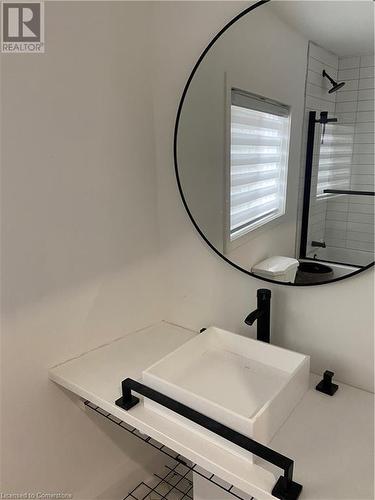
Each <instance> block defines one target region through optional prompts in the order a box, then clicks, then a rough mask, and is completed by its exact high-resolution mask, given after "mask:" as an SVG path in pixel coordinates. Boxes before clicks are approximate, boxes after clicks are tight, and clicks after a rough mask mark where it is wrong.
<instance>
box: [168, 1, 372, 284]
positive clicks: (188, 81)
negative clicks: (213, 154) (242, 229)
mask: <svg viewBox="0 0 375 500" xmlns="http://www.w3.org/2000/svg"><path fill="white" fill-rule="evenodd" d="M270 1H271V0H260V1H259V2H257V3H255V4H254V5H251V6H250V7H248V8H246V9H245V10H243V11H242V12H241V13H240V14H238V15H237V16H235V17H234V18H233V19H232V20H231V21H229V22H228V23H227V24H226V25H225V26H224V28H222V29H221V30H220V31H219V32H218V33H217V35H215V36H214V38H213V39H212V40H211V41H210V43H209V44H208V45H207V47H206V48H205V49H204V51H203V52H202V54H201V55H200V57H199V59H198V61H197V62H196V63H195V66H194V68H193V70H192V72H191V73H190V76H189V78H188V80H187V82H186V84H185V87H184V90H183V92H182V96H181V99H180V102H179V105H178V110H177V116H176V122H175V127H174V137H173V158H174V169H175V174H176V181H177V187H178V190H179V192H180V195H181V199H182V203H183V205H184V207H185V210H186V212H187V214H188V216H189V218H190V220H191V222H192V224H193V226H194V227H195V229H196V230H197V231H198V233H199V234H200V236H201V237H202V238H203V240H204V241H205V242H206V243H207V245H208V246H209V247H210V248H211V249H212V250H213V251H214V252H215V253H216V254H217V255H219V257H221V258H222V259H223V260H225V262H227V263H228V264H230V265H231V266H232V267H234V268H235V269H238V270H239V271H241V272H243V273H245V274H247V275H249V276H252V277H253V278H257V279H259V280H261V281H266V282H267V283H273V284H275V285H284V286H290V287H306V286H308V287H311V286H319V285H327V284H331V283H336V282H338V281H342V280H344V279H347V278H351V277H352V276H355V275H357V274H360V273H362V272H364V271H367V270H368V269H371V268H372V267H373V266H374V264H375V261H373V262H372V263H371V264H368V265H367V266H364V267H362V268H361V269H358V270H357V271H354V272H352V273H350V274H346V275H344V276H340V277H338V278H335V279H332V280H329V281H321V282H319V283H284V282H280V281H274V280H269V279H267V278H263V277H260V276H257V275H256V274H254V273H252V272H251V271H247V270H246V269H244V268H242V267H241V266H239V265H237V264H235V263H234V262H232V261H231V260H229V259H228V258H227V257H225V255H223V254H222V253H221V252H219V250H217V249H216V248H215V247H214V246H213V245H212V243H211V242H210V241H209V240H208V239H207V238H206V236H205V235H204V234H203V232H202V231H201V229H200V228H199V226H198V224H197V223H196V221H195V220H194V217H193V215H192V213H191V212H190V209H189V206H188V204H187V202H186V199H185V196H184V192H183V189H182V185H181V180H180V175H179V172H178V160H177V137H178V128H179V123H180V118H181V113H182V109H183V105H184V102H185V97H186V94H187V92H188V90H189V87H190V83H191V81H192V80H193V78H194V75H195V73H196V71H197V69H198V68H199V66H200V64H201V63H202V61H203V60H204V58H205V56H206V54H207V52H208V51H209V50H210V49H211V47H212V46H213V45H214V44H215V43H216V41H217V40H218V39H219V38H220V37H221V36H222V35H223V34H224V33H225V32H226V31H227V30H228V29H229V28H230V27H231V26H232V25H233V24H234V23H236V22H237V21H239V20H240V19H241V18H242V17H244V16H246V15H247V14H248V13H249V12H252V11H253V10H255V9H256V8H258V7H260V6H262V5H264V4H267V3H269V2H270Z"/></svg>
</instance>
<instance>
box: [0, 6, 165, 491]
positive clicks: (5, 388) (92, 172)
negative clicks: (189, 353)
mask: <svg viewBox="0 0 375 500" xmlns="http://www.w3.org/2000/svg"><path fill="white" fill-rule="evenodd" d="M45 10H46V33H47V46H46V53H45V54H44V55H3V56H2V96H1V98H2V117H3V130H2V144H3V149H2V163H3V171H2V174H3V178H2V181H3V182H2V186H3V192H2V209H3V210H2V217H3V221H2V222H3V228H2V231H3V232H2V271H3V276H2V280H3V289H2V299H3V304H2V316H3V318H2V319H3V325H2V361H1V369H2V443H1V444H2V446H1V452H2V457H3V465H2V486H1V491H2V492H24V491H28V492H37V491H41V492H51V493H52V492H66V493H73V494H74V498H75V499H77V500H80V499H83V498H88V499H93V498H104V499H111V498H114V499H120V498H124V496H125V495H126V494H127V492H128V491H129V488H130V487H131V486H135V485H136V484H137V481H139V480H140V478H141V477H144V474H145V470H146V469H147V471H148V472H151V471H153V470H154V468H155V462H156V460H157V458H156V457H157V456H156V455H155V453H153V452H151V448H150V447H147V446H146V445H140V444H139V443H138V441H137V440H135V439H134V438H133V437H131V436H128V435H127V434H126V433H125V432H123V431H121V429H118V430H116V429H114V428H113V425H112V424H110V423H108V424H106V423H103V422H102V420H101V419H100V417H91V416H88V415H87V414H86V413H85V412H83V411H82V409H81V408H80V407H79V406H77V404H76V399H75V398H73V397H72V395H70V394H69V393H67V392H65V391H62V390H61V389H59V388H58V387H57V386H55V385H54V384H52V383H51V382H48V380H47V370H48V368H49V367H50V366H53V365H54V364H56V363H59V362H62V361H64V360H66V359H68V358H70V357H72V356H76V355H77V354H79V353H81V352H84V351H86V350H87V349H90V348H92V347H94V346H98V345H101V344H103V343H106V342H108V341H110V340H111V339H114V338H116V337H119V336H120V335H123V334H124V333H126V332H128V331H132V330H135V329H137V328H141V327H143V326H145V325H148V324H150V323H153V322H155V321H159V320H160V319H162V318H163V304H164V300H163V290H164V289H163V287H161V286H160V282H161V280H160V276H159V271H158V253H159V248H158V245H159V241H158V229H157V218H156V213H155V212H156V211H155V207H156V177H155V170H154V164H153V161H154V148H153V145H154V143H153V115H152V95H151V81H152V75H151V73H150V67H151V59H150V55H149V54H150V33H151V30H150V15H149V6H148V5H147V4H146V3H143V2H141V3H140V4H138V5H136V6H135V5H134V4H130V3H120V2H114V3H101V2H90V3H88V2H84V3H77V2H67V3H60V2H48V4H47V5H46V9H45ZM135 97H136V98H135ZM149 448H150V449H149Z"/></svg>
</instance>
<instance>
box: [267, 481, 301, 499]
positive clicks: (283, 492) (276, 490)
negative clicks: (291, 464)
mask: <svg viewBox="0 0 375 500" xmlns="http://www.w3.org/2000/svg"><path fill="white" fill-rule="evenodd" d="M301 491H302V484H298V483H295V482H294V481H288V479H287V478H286V477H284V476H280V477H279V479H278V480H277V483H276V484H275V486H274V487H273V490H272V495H273V496H274V497H276V498H280V499H281V500H295V499H296V498H298V497H299V496H300V494H301Z"/></svg>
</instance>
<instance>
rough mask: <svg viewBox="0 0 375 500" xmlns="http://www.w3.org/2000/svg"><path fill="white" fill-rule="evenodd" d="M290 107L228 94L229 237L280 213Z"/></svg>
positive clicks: (237, 93)
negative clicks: (229, 121)
mask: <svg viewBox="0 0 375 500" xmlns="http://www.w3.org/2000/svg"><path fill="white" fill-rule="evenodd" d="M289 136H290V108H289V107H288V106H285V105H283V104H280V103H278V102H275V101H273V100H270V99H266V98H263V97H260V96H257V95H254V94H250V93H248V92H244V91H242V90H238V89H232V94H231V140H230V176H229V181H230V196H229V198H230V241H233V240H236V239H237V238H239V237H241V236H243V235H245V234H247V233H249V232H250V231H253V230H255V229H257V228H259V227H260V226H263V225H264V224H267V223H269V222H270V221H272V220H274V219H276V218H278V217H280V216H282V215H283V214H285V205H286V188H287V175H288V156H289Z"/></svg>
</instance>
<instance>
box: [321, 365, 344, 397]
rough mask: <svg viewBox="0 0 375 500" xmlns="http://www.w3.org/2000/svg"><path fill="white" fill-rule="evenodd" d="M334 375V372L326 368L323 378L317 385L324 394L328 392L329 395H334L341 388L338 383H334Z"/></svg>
mask: <svg viewBox="0 0 375 500" xmlns="http://www.w3.org/2000/svg"><path fill="white" fill-rule="evenodd" d="M333 376H334V373H333V372H330V371H329V370H326V371H325V372H324V374H323V380H321V381H320V382H319V384H318V385H317V386H316V390H317V391H319V392H323V394H328V396H333V395H334V394H335V392H336V391H337V389H338V388H339V386H338V385H337V384H333V383H332V379H333Z"/></svg>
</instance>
